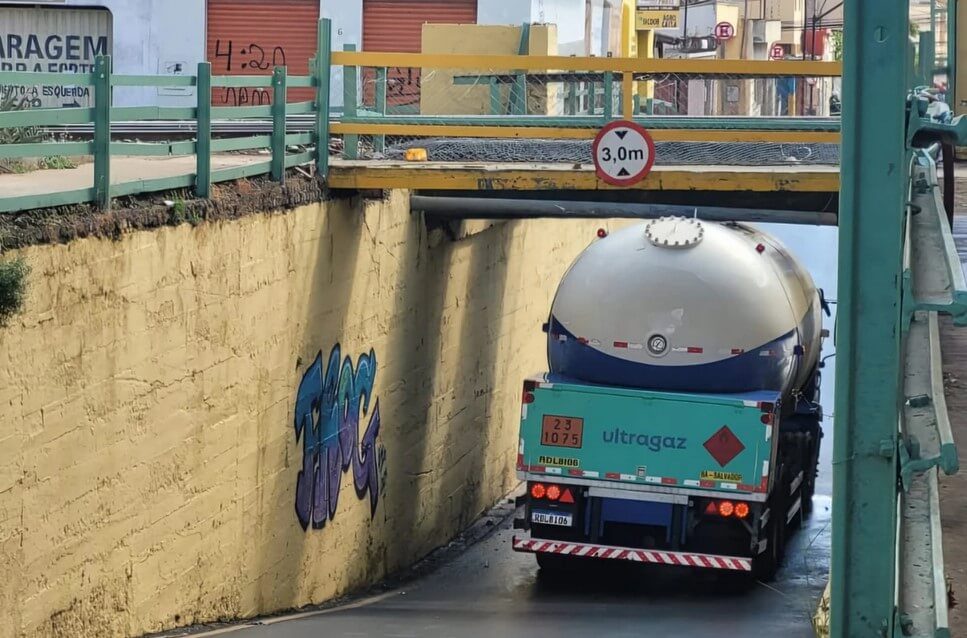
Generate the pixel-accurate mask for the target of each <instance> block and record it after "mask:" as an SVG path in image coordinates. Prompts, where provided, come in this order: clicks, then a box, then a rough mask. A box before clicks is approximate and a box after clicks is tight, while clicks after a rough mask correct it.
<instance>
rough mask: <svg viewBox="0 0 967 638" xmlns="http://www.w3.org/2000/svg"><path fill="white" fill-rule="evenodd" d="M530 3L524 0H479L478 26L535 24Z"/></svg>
mask: <svg viewBox="0 0 967 638" xmlns="http://www.w3.org/2000/svg"><path fill="white" fill-rule="evenodd" d="M535 21H536V18H533V17H532V16H531V6H530V3H529V2H526V1H523V0H477V24H523V23H524V22H535Z"/></svg>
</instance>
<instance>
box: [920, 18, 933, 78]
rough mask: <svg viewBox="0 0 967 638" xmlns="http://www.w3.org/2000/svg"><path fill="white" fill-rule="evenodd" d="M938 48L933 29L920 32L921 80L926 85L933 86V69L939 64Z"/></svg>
mask: <svg viewBox="0 0 967 638" xmlns="http://www.w3.org/2000/svg"><path fill="white" fill-rule="evenodd" d="M935 51H936V49H935V47H934V40H933V31H925V32H923V33H921V34H920V53H919V55H920V81H921V83H923V84H924V85H926V86H933V69H934V67H935V66H936V65H937V60H936V55H935V53H934V52H935Z"/></svg>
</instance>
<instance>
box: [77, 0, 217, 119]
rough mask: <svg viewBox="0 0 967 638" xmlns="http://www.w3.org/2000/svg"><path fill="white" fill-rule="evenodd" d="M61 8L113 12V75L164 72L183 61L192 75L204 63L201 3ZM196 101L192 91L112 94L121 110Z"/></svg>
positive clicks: (129, 0)
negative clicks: (123, 107) (114, 73)
mask: <svg viewBox="0 0 967 638" xmlns="http://www.w3.org/2000/svg"><path fill="white" fill-rule="evenodd" d="M64 4H66V5H68V6H91V7H104V8H106V9H108V10H110V11H111V14H112V16H113V18H114V20H113V22H114V52H113V62H114V70H115V72H117V73H131V74H145V75H149V74H158V73H164V72H165V66H166V63H170V62H181V63H184V64H185V65H187V68H186V69H185V73H186V74H187V75H191V74H193V73H194V72H195V71H196V70H197V66H198V63H199V62H202V61H203V60H204V59H205V3H204V2H202V1H201V0H66V2H65V3H64ZM159 93H160V94H161V95H159ZM195 99H196V98H195V93H194V89H190V88H189V89H180V90H177V89H176V90H170V89H156V88H124V89H115V103H116V104H118V105H120V106H131V105H138V106H141V105H155V104H157V105H160V106H184V105H191V104H194V103H195Z"/></svg>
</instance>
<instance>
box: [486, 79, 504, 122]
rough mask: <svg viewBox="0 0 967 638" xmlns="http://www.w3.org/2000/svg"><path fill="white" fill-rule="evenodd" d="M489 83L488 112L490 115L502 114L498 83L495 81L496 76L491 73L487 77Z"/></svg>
mask: <svg viewBox="0 0 967 638" xmlns="http://www.w3.org/2000/svg"><path fill="white" fill-rule="evenodd" d="M489 84H490V114H491V115H503V112H502V109H503V100H501V97H500V83H499V82H497V78H496V77H495V76H493V75H491V76H490V79H489Z"/></svg>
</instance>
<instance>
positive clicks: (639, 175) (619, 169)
mask: <svg viewBox="0 0 967 638" xmlns="http://www.w3.org/2000/svg"><path fill="white" fill-rule="evenodd" d="M591 154H592V155H593V157H594V168H595V169H596V170H597V172H598V177H600V178H601V179H602V180H604V181H605V182H607V183H608V184H611V185H612V186H631V185H632V184H635V183H637V182H640V181H641V180H643V179H644V178H645V176H647V175H648V173H649V172H650V171H651V167H652V166H654V164H655V142H654V140H652V139H651V135H649V134H648V131H646V130H645V129H643V128H642V127H640V126H638V125H637V124H635V123H634V122H622V121H618V122H611V123H610V124H608V125H607V126H605V127H604V128H603V129H601V131H600V132H599V133H598V135H597V137H595V138H594V145H593V146H592V147H591Z"/></svg>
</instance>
